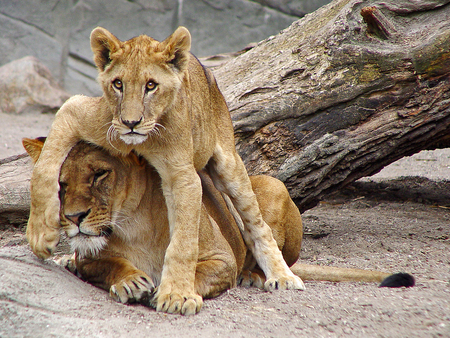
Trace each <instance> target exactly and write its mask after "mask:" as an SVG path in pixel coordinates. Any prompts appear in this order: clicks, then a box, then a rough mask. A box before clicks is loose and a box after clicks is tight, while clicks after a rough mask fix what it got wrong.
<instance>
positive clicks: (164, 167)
mask: <svg viewBox="0 0 450 338" xmlns="http://www.w3.org/2000/svg"><path fill="white" fill-rule="evenodd" d="M152 163H154V164H155V167H156V169H157V171H158V173H159V174H160V176H161V179H162V189H163V193H164V197H165V199H166V205H167V210H168V218H169V227H170V243H169V246H168V247H167V250H166V254H165V257H164V266H163V271H162V275H161V284H160V285H159V286H158V288H157V292H156V294H155V298H154V300H153V303H154V306H155V307H156V310H157V311H162V312H168V313H181V314H184V315H191V314H195V313H197V312H199V311H200V309H201V307H202V305H203V300H202V297H201V296H200V295H198V294H197V293H196V291H195V271H196V266H197V260H198V231H199V222H200V210H201V200H202V188H201V182H200V178H199V176H198V174H197V172H196V171H195V169H194V166H193V165H192V164H188V165H180V164H179V163H178V164H177V165H171V164H168V163H166V160H164V161H155V160H153V161H152Z"/></svg>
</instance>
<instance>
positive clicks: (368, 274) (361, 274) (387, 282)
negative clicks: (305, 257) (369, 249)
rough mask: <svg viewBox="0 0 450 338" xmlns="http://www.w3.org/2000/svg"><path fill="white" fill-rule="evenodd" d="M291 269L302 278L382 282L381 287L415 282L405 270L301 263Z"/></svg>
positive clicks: (394, 286)
mask: <svg viewBox="0 0 450 338" xmlns="http://www.w3.org/2000/svg"><path fill="white" fill-rule="evenodd" d="M291 270H292V272H293V273H294V274H295V275H297V276H299V277H300V278H301V279H303V280H309V281H328V282H369V283H381V284H380V285H379V286H380V287H390V288H398V287H402V286H404V287H411V286H414V284H415V280H414V277H413V276H411V275H410V274H408V273H403V272H400V273H395V274H390V273H387V272H381V271H371V270H362V269H348V268H337V267H332V266H321V265H309V264H299V263H296V264H294V265H293V266H291Z"/></svg>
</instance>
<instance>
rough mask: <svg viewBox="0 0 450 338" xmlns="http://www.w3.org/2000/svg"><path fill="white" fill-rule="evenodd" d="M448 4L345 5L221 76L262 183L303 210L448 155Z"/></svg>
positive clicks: (240, 138) (243, 146)
mask: <svg viewBox="0 0 450 338" xmlns="http://www.w3.org/2000/svg"><path fill="white" fill-rule="evenodd" d="M448 2H449V1H415V2H413V1H399V0H391V1H383V2H381V1H380V2H377V1H356V0H353V1H349V0H338V1H334V2H332V3H330V4H329V5H327V6H325V7H322V8H321V9H319V10H318V11H316V12H314V13H312V14H310V15H307V16H306V17H305V18H303V19H302V20H299V21H298V22H296V23H294V24H293V25H292V26H290V27H289V28H287V29H286V30H284V31H282V32H281V33H280V34H279V35H277V36H275V37H272V38H269V39H267V40H265V41H263V42H261V43H259V44H258V45H257V46H256V47H255V48H253V49H251V50H250V51H248V52H247V53H245V54H243V55H241V56H239V57H237V58H236V59H234V60H233V61H231V62H228V63H226V64H224V65H222V66H220V67H218V68H217V69H216V70H215V75H216V77H217V80H218V83H219V85H220V87H221V89H222V92H223V93H224V95H225V97H226V99H227V102H228V103H229V107H230V111H231V114H232V118H233V122H234V124H235V131H236V138H237V147H238V150H239V152H240V155H241V156H242V157H243V159H244V162H245V163H246V165H247V168H248V170H249V172H250V173H251V174H255V173H265V174H269V175H272V176H275V177H278V178H280V179H281V180H282V181H284V182H285V183H286V185H287V186H288V188H289V190H290V192H291V194H292V196H293V197H294V198H295V199H296V201H297V202H298V205H299V206H300V209H301V210H305V209H308V208H310V207H312V206H314V205H315V204H316V203H317V201H318V200H319V199H320V198H321V197H322V196H324V195H326V194H328V193H330V192H332V191H334V190H336V189H339V188H341V187H343V186H345V185H346V184H348V183H350V182H353V181H355V180H357V179H358V178H360V177H363V176H368V175H372V174H374V173H377V172H378V171H379V170H381V169H382V168H383V167H384V166H386V165H388V164H389V163H392V162H394V161H396V160H397V159H399V158H401V157H403V156H407V155H411V154H413V153H416V152H418V151H420V150H423V149H430V148H434V147H443V146H447V145H448V144H449V141H448V140H449V137H448V135H450V79H449V71H450V5H448V4H447V3H448Z"/></svg>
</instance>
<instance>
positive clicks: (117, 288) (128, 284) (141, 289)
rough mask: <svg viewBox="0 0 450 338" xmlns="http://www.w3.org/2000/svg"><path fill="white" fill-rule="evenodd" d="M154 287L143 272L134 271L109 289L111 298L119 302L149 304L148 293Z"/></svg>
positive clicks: (149, 293)
mask: <svg viewBox="0 0 450 338" xmlns="http://www.w3.org/2000/svg"><path fill="white" fill-rule="evenodd" d="M154 288H155V285H154V284H153V281H152V279H151V278H150V277H149V276H147V274H146V273H144V272H139V273H134V274H132V275H129V276H127V277H125V278H124V279H122V280H121V281H120V282H118V283H116V284H114V285H112V286H111V288H110V289H109V294H110V296H111V298H113V299H114V300H115V301H117V302H120V303H124V304H125V303H134V302H139V303H142V304H144V305H147V306H149V304H150V295H151V293H152V291H153V289H154Z"/></svg>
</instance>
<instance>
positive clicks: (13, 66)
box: [0, 56, 69, 114]
mask: <svg viewBox="0 0 450 338" xmlns="http://www.w3.org/2000/svg"><path fill="white" fill-rule="evenodd" d="M0 93H1V96H0V113H16V114H21V113H30V112H40V113H48V112H52V111H56V110H57V109H58V108H59V107H60V106H61V105H62V104H63V103H64V101H65V100H67V99H68V98H69V94H68V93H66V92H65V91H63V90H62V89H61V88H60V86H59V85H58V84H57V82H56V81H55V79H54V78H53V76H52V74H51V73H50V71H49V70H48V68H47V67H45V66H44V65H43V64H42V63H41V62H40V61H39V60H37V59H36V58H35V57H32V56H27V57H24V58H22V59H19V60H16V61H13V62H10V63H7V64H6V65H4V66H2V67H0Z"/></svg>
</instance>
